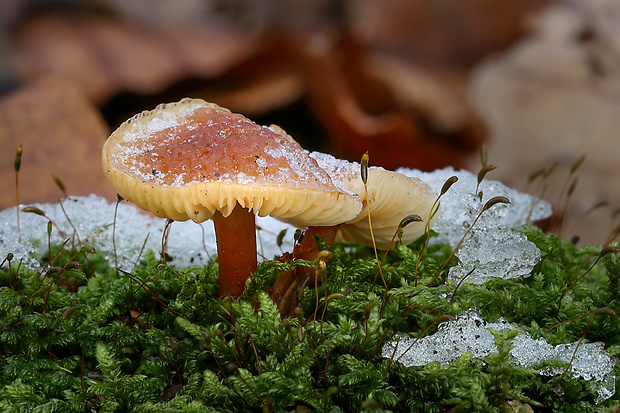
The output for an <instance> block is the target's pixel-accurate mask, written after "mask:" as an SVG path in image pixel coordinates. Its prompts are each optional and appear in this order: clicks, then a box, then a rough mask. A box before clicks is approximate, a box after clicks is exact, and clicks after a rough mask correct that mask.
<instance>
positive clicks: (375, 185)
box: [310, 152, 438, 249]
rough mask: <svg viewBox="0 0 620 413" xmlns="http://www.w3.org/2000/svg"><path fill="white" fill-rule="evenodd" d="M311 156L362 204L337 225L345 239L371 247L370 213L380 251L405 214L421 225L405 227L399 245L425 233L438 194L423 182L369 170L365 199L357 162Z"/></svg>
mask: <svg viewBox="0 0 620 413" xmlns="http://www.w3.org/2000/svg"><path fill="white" fill-rule="evenodd" d="M310 156H311V157H312V158H313V159H315V160H316V161H317V162H318V164H319V166H321V168H323V169H324V170H326V171H327V173H328V174H329V175H330V176H331V177H332V179H333V180H334V181H335V182H336V183H337V185H341V186H344V187H346V188H347V189H348V190H349V191H351V192H354V193H356V194H358V196H359V197H360V199H361V200H362V202H363V205H364V206H363V208H362V210H361V211H360V213H359V214H358V216H357V217H355V218H353V219H351V220H349V221H347V222H345V223H343V224H341V225H340V230H341V233H342V236H343V238H344V239H345V240H347V241H351V242H357V243H360V244H365V245H370V246H371V245H372V237H371V235H370V228H369V225H368V211H369V210H370V218H371V222H372V230H373V234H374V237H375V243H376V245H377V247H378V248H380V249H386V248H388V246H389V245H390V242H391V241H392V239H393V237H394V234H395V233H396V231H397V230H398V225H399V224H400V222H401V221H402V219H403V218H405V217H406V216H408V215H414V214H415V215H419V216H420V217H421V218H422V222H412V223H410V224H409V225H407V226H405V227H404V228H403V236H402V242H403V243H404V244H410V243H411V242H413V241H415V240H416V239H417V238H419V237H420V235H422V234H424V232H425V230H426V224H427V223H428V222H429V219H430V215H431V208H432V206H433V203H434V202H435V200H436V199H437V195H436V194H434V193H433V192H432V190H431V188H430V187H429V186H428V185H427V184H426V183H424V182H422V181H421V180H420V179H418V178H412V177H408V176H406V175H403V174H401V173H399V172H394V171H388V170H385V169H383V168H379V167H370V168H368V179H367V183H366V186H367V189H368V197H366V191H365V189H364V183H363V182H362V178H361V166H360V164H359V163H357V162H349V161H346V160H342V159H338V158H335V157H333V156H331V155H328V154H324V153H320V152H312V153H311V154H310ZM437 215H438V214H435V216H434V217H433V218H432V220H431V221H434V220H435V219H436V217H437ZM431 223H432V222H431Z"/></svg>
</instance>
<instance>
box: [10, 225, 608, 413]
mask: <svg viewBox="0 0 620 413" xmlns="http://www.w3.org/2000/svg"><path fill="white" fill-rule="evenodd" d="M522 231H523V232H524V233H525V234H526V235H527V236H528V237H529V239H530V240H532V241H533V242H535V243H536V245H537V246H538V247H539V248H540V249H541V252H542V260H541V262H540V264H539V265H537V267H536V268H535V269H534V271H533V274H532V276H531V277H529V278H525V279H516V280H500V279H494V280H489V281H488V282H487V283H485V284H484V285H473V284H468V283H465V284H463V285H461V286H460V287H459V288H458V289H456V286H455V285H454V284H443V283H444V282H445V278H446V272H447V268H446V269H445V270H444V271H443V273H442V274H440V276H439V278H438V280H437V281H436V282H435V283H434V284H433V286H431V287H428V285H429V284H430V281H431V280H432V279H433V278H434V277H435V275H436V274H437V271H438V270H439V268H441V266H442V265H443V262H444V261H445V260H446V259H447V258H448V257H449V256H450V252H451V250H450V248H449V247H447V246H442V245H435V246H432V247H429V248H428V249H427V250H426V251H425V252H424V254H423V255H422V258H421V261H420V264H419V268H418V273H417V276H416V271H415V268H416V262H417V260H418V257H419V254H420V251H421V249H422V243H421V241H419V242H417V243H414V244H412V245H410V246H398V247H397V248H396V249H394V250H393V251H391V252H390V253H389V254H388V255H387V257H386V259H385V262H384V264H383V265H382V275H381V274H380V273H379V272H378V268H377V264H376V261H375V259H374V253H373V252H372V250H370V249H368V248H363V247H360V246H355V245H342V244H337V245H336V246H335V247H334V248H333V253H334V255H333V258H332V259H331V260H330V261H329V262H328V281H327V285H326V286H324V285H321V283H320V282H319V284H318V286H317V289H316V290H315V288H314V286H309V287H308V288H306V290H305V293H304V296H303V299H302V305H301V307H302V309H303V318H302V317H298V318H292V319H288V320H286V322H283V321H282V320H281V318H280V315H279V313H278V309H277V307H276V306H275V304H274V303H273V302H272V301H271V300H270V299H269V298H268V297H267V295H266V294H264V293H263V292H262V290H263V288H264V287H265V286H267V285H270V284H271V283H273V281H274V279H275V277H276V276H277V275H278V273H279V272H280V271H282V270H285V269H289V268H293V267H295V266H296V265H309V263H305V262H294V263H288V264H283V263H279V262H266V263H264V264H262V265H261V266H260V267H259V270H258V273H257V275H256V276H255V277H254V278H253V279H251V280H250V282H249V283H248V289H247V293H246V295H245V297H244V299H241V300H239V301H236V302H232V303H230V302H226V301H223V300H220V299H218V297H217V292H218V287H217V266H216V265H210V266H205V267H192V268H185V269H174V268H172V267H169V266H165V265H163V264H160V263H159V262H158V261H157V260H156V258H155V255H154V254H153V253H152V252H151V253H149V254H147V255H146V257H145V259H144V261H143V262H142V263H141V264H140V266H139V267H138V268H136V269H135V270H134V271H133V272H132V273H125V272H118V274H117V271H115V270H114V269H112V268H110V267H109V266H108V264H107V263H106V262H105V260H103V259H102V257H101V256H100V255H99V254H97V253H94V252H93V250H92V249H89V248H82V250H78V251H76V250H68V249H63V248H60V249H58V250H56V251H53V253H52V257H55V258H54V261H53V262H52V265H53V266H54V267H55V268H56V269H55V270H53V271H48V270H47V269H46V270H44V271H42V272H41V273H39V272H33V271H26V270H24V269H23V268H21V269H20V268H18V266H17V265H13V266H12V267H11V268H10V269H9V268H8V267H7V266H6V265H5V266H4V267H2V268H0V411H3V412H18V411H19V412H22V411H33V412H69V411H86V412H91V411H92V412H95V411H97V412H245V411H274V412H286V411H295V410H299V409H303V408H307V409H310V410H312V411H330V412H350V411H359V410H362V409H366V410H368V411H372V410H375V411H377V410H381V409H383V410H384V411H394V412H409V411H419V412H441V411H463V412H470V411H481V412H504V411H512V410H511V408H510V407H509V406H508V404H507V403H508V401H511V400H518V401H521V402H523V403H529V404H530V405H531V406H533V407H534V409H535V411H552V410H555V411H563V412H570V411H579V412H588V411H599V410H600V409H602V410H603V411H605V410H606V409H610V408H611V407H613V406H616V405H618V404H620V402H619V401H618V400H619V398H618V396H614V397H612V398H611V399H608V400H606V401H605V402H603V403H602V404H601V405H595V404H594V400H595V397H596V394H595V392H594V391H593V390H592V388H591V387H590V385H589V383H588V382H585V381H583V380H581V379H574V378H570V377H569V376H568V375H566V376H564V377H559V376H554V377H545V376H541V375H539V374H538V373H537V372H536V371H535V370H532V369H525V368H521V367H516V366H514V365H513V364H511V363H510V348H511V340H512V338H513V337H514V335H515V334H516V333H517V332H518V331H527V332H529V333H530V334H532V335H533V336H534V337H544V338H545V339H546V340H547V341H548V342H549V343H551V344H559V343H569V342H575V341H578V340H580V339H581V338H582V337H583V335H584V333H586V332H587V334H586V335H585V340H586V341H603V342H604V343H605V345H606V350H607V351H608V352H610V353H611V354H612V355H615V356H618V355H619V354H620V323H618V319H617V317H611V316H609V314H611V313H610V312H608V313H601V314H594V313H592V311H593V310H595V309H600V308H609V309H611V310H613V311H618V310H619V308H618V307H619V305H618V304H619V302H618V299H619V297H618V294H619V288H620V287H619V279H620V261H619V259H618V256H617V255H616V254H607V255H605V256H604V257H602V258H601V259H600V260H599V262H597V263H596V265H594V267H593V268H592V269H591V270H590V271H589V272H588V273H587V274H586V275H585V276H584V277H583V279H581V280H580V281H579V282H577V283H576V284H575V286H574V287H572V288H571V289H570V290H568V291H567V289H568V287H569V286H570V285H571V284H573V283H574V282H575V281H576V280H577V279H579V278H580V277H581V276H582V275H583V274H584V273H585V272H586V271H587V270H588V269H589V268H590V267H591V266H592V265H593V264H594V263H595V261H596V259H597V256H598V255H599V253H600V252H601V248H600V247H588V248H581V249H578V248H575V246H574V245H572V244H571V243H570V242H567V241H566V240H562V239H558V238H556V237H554V236H553V235H547V234H543V233H542V232H540V231H539V230H538V229H536V228H523V229H522ZM72 262H80V265H79V266H75V265H74V264H73V265H70V263H72ZM453 263H456V260H455V259H452V261H451V263H450V265H453ZM384 282H385V284H384ZM385 285H387V287H388V288H387V289H386V288H385ZM455 290H456V292H455ZM334 293H340V294H342V295H335V296H334V295H332V296H331V299H329V300H326V297H327V296H328V295H330V294H334ZM453 293H454V296H453V297H452V298H451V299H445V298H441V297H442V296H445V295H447V294H448V295H449V294H453ZM563 294H564V295H563ZM562 295H563V297H562ZM561 297H562V300H561V305H559V306H558V304H557V303H558V300H559V299H560V298H561ZM255 302H257V303H258V305H256V304H255ZM317 303H318V307H317ZM257 308H258V309H257ZM470 308H475V309H476V310H477V311H478V312H480V314H481V315H482V316H483V317H484V318H485V319H486V320H489V321H495V320H497V319H498V318H499V317H504V318H506V319H507V320H508V321H509V322H511V323H515V324H517V325H518V326H520V327H519V329H517V330H511V331H508V330H504V331H502V332H495V333H494V334H495V341H496V345H497V348H498V351H499V352H498V353H496V354H492V355H491V356H489V357H487V358H485V359H484V360H477V359H474V358H471V356H469V355H468V354H465V355H463V356H462V357H461V358H460V359H459V360H457V361H455V362H453V363H451V364H447V365H440V364H439V363H437V362H435V363H430V364H428V365H426V366H422V367H407V368H406V367H403V366H402V365H401V364H399V363H398V362H395V361H393V360H390V359H386V358H383V357H382V356H381V347H382V346H383V344H385V343H387V342H388V341H390V340H392V338H393V337H394V335H395V334H397V333H399V334H406V335H409V336H412V337H418V336H420V335H422V334H424V335H428V334H432V333H433V332H434V331H435V329H436V324H435V322H436V321H437V320H438V319H439V318H440V317H441V316H456V315H457V314H459V313H460V312H462V311H466V310H468V309H470ZM589 314H592V315H591V316H588V315H589ZM563 322H565V323H563ZM561 323H563V324H561ZM549 329H550V330H549ZM548 330H549V331H548ZM558 389H562V392H558ZM551 406H553V407H551ZM302 411H303V410H302ZM607 411H609V410H607Z"/></svg>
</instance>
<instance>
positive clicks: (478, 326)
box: [382, 310, 617, 403]
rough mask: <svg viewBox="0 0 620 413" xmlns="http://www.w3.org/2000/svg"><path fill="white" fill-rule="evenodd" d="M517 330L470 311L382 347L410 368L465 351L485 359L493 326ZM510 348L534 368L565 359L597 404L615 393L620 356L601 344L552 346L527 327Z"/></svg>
mask: <svg viewBox="0 0 620 413" xmlns="http://www.w3.org/2000/svg"><path fill="white" fill-rule="evenodd" d="M506 328H508V329H514V328H516V327H514V326H513V325H511V324H509V323H508V322H506V320H504V319H503V318H500V319H499V320H498V321H496V322H494V323H489V322H486V321H484V320H483V319H482V318H481V317H480V315H479V314H478V313H477V312H475V311H473V310H470V311H468V312H465V313H462V314H460V315H459V316H458V317H457V318H456V319H455V320H451V321H447V322H444V323H442V324H439V326H438V328H437V332H436V333H434V334H432V335H429V336H426V337H422V338H412V337H404V336H399V337H397V340H396V341H392V342H389V343H387V344H386V345H385V346H384V347H383V350H382V355H383V357H385V358H391V359H393V360H395V361H397V362H399V363H402V364H403V365H404V366H406V367H411V366H424V365H426V364H428V363H431V362H434V361H438V362H440V363H442V364H448V363H451V362H453V361H456V360H458V359H459V357H461V356H462V355H463V354H465V353H470V354H471V356H472V357H474V358H478V359H484V358H485V357H487V356H489V355H491V354H492V353H497V347H496V345H495V340H494V337H493V335H492V334H491V332H490V330H491V329H493V330H497V331H499V330H502V329H506ZM512 344H513V348H512V349H511V351H510V354H511V356H512V362H513V363H514V364H515V365H518V366H521V367H527V368H534V367H535V366H536V365H538V364H541V363H543V362H545V361H549V360H559V361H562V362H564V363H566V364H567V366H569V365H570V366H569V367H568V374H569V375H571V376H572V377H581V378H582V379H584V380H586V381H590V382H591V386H592V388H593V389H594V390H595V391H596V392H597V394H598V397H597V399H596V403H600V402H602V401H603V400H606V399H608V398H610V397H611V396H613V395H614V393H615V375H614V366H615V365H616V362H617V360H616V359H615V358H614V357H613V356H611V355H610V354H609V353H607V352H605V351H604V350H603V344H602V343H598V342H597V343H581V344H580V343H578V342H576V343H569V344H559V345H557V346H553V345H551V344H549V343H547V341H546V340H545V339H543V338H538V339H534V338H533V337H532V336H531V335H530V334H528V333H527V332H522V333H520V334H519V335H517V336H516V337H515V338H514V340H513V342H512ZM538 371H539V374H541V375H545V376H555V375H561V374H564V372H565V371H566V368H560V367H545V368H542V369H539V370H538Z"/></svg>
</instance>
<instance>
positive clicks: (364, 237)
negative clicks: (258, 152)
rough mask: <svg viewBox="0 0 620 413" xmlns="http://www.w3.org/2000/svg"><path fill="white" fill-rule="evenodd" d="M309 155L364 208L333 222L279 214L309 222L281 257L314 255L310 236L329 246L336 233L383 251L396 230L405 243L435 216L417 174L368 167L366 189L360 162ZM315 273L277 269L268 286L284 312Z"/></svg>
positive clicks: (430, 198) (431, 197)
mask: <svg viewBox="0 0 620 413" xmlns="http://www.w3.org/2000/svg"><path fill="white" fill-rule="evenodd" d="M274 130H275V131H277V132H278V133H280V134H282V135H283V136H286V137H287V139H289V140H292V138H291V137H290V136H288V135H285V132H284V131H282V130H281V129H279V128H274ZM309 155H310V157H311V158H313V159H314V160H315V161H316V162H317V163H318V165H319V166H320V167H321V168H323V169H324V170H325V171H326V172H327V173H328V175H329V176H330V177H331V179H332V181H333V182H334V184H335V185H337V186H338V187H340V188H342V190H345V191H350V192H353V193H355V194H357V195H358V196H359V198H360V200H361V201H362V203H363V208H362V209H361V211H360V213H359V214H358V215H357V216H356V217H355V218H353V219H350V220H348V221H346V222H343V223H341V224H338V225H336V226H332V227H315V226H312V225H311V224H308V223H305V222H303V221H302V220H300V219H296V220H290V219H283V218H280V219H281V220H283V221H287V222H289V223H291V224H294V225H297V226H306V225H307V226H308V229H307V230H306V233H305V234H304V236H303V237H302V239H301V241H300V242H299V243H298V244H297V245H296V246H295V249H294V251H293V253H292V254H289V255H287V256H285V257H284V258H283V259H285V260H287V259H289V260H290V259H293V258H297V259H304V260H307V261H312V260H314V259H315V258H316V257H317V255H318V253H319V252H320V251H319V250H318V248H317V246H316V244H315V242H314V239H313V236H314V235H319V236H321V237H322V238H324V240H325V242H326V243H327V244H328V245H331V244H332V243H333V241H334V240H335V238H336V236H337V233H338V232H339V233H340V234H341V235H342V238H344V239H345V240H347V241H351V242H357V243H360V244H364V245H368V246H373V237H374V240H375V245H376V246H377V248H379V249H384V250H385V249H389V247H390V244H391V243H392V242H393V240H394V237H395V236H396V234H397V232H398V231H399V230H401V231H402V233H401V236H400V239H401V241H402V242H404V243H405V244H409V243H411V242H413V241H415V240H416V239H417V238H419V237H420V236H421V235H422V234H424V232H425V231H426V228H427V223H428V225H430V224H431V223H432V222H433V221H434V219H435V218H436V216H437V214H434V215H433V216H431V215H432V214H431V209H432V208H433V204H434V203H435V201H436V199H437V196H436V195H435V194H434V193H433V192H432V191H431V188H430V187H429V186H428V185H427V184H426V183H424V182H422V181H421V180H419V179H418V178H412V177H408V176H406V175H403V174H401V173H398V172H394V171H388V170H385V169H383V168H379V167H371V168H369V169H368V179H367V184H366V188H365V187H364V182H363V181H362V178H361V165H360V164H358V163H356V162H349V161H346V160H344V159H338V158H336V157H334V156H332V155H328V154H325V153H320V152H311V153H310V154H309ZM369 213H370V217H371V222H372V228H373V232H372V234H371V231H370V225H371V224H369V219H368V214H369ZM414 214H415V215H418V216H420V218H421V219H422V221H419V222H411V223H409V224H408V225H407V226H405V227H404V228H400V224H401V221H402V220H403V218H405V217H407V216H409V215H414ZM314 276H315V269H314V268H312V267H305V266H303V267H302V266H300V267H297V268H296V269H295V271H289V272H284V273H282V274H280V276H279V277H278V278H277V279H276V282H275V283H274V285H273V288H272V289H271V291H270V296H271V298H272V299H273V300H274V301H275V302H276V303H277V304H278V308H279V310H280V314H281V315H282V316H284V317H286V316H289V315H292V314H293V311H294V309H295V307H296V306H297V305H298V301H299V298H298V294H296V293H297V290H298V289H300V288H303V287H304V286H305V285H307V284H309V283H312V282H313V279H314ZM314 281H316V280H314Z"/></svg>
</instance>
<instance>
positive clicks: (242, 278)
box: [213, 205, 256, 298]
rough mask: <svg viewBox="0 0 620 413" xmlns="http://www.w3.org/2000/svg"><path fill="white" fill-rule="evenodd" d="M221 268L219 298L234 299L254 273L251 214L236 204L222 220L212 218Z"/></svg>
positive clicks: (218, 214)
mask: <svg viewBox="0 0 620 413" xmlns="http://www.w3.org/2000/svg"><path fill="white" fill-rule="evenodd" d="M213 223H214V225H215V238H216V240H217V251H218V254H217V255H218V262H219V266H220V289H219V294H220V297H227V296H230V297H234V298H237V297H239V296H241V294H243V291H244V290H245V282H246V280H247V279H248V277H249V276H250V274H252V273H253V272H255V271H256V225H255V223H254V214H253V213H252V212H250V211H249V210H247V209H245V208H241V207H239V206H238V205H237V206H236V207H235V209H233V211H232V213H231V214H230V215H229V216H227V217H224V216H223V215H222V214H221V213H219V212H216V213H215V215H213Z"/></svg>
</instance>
